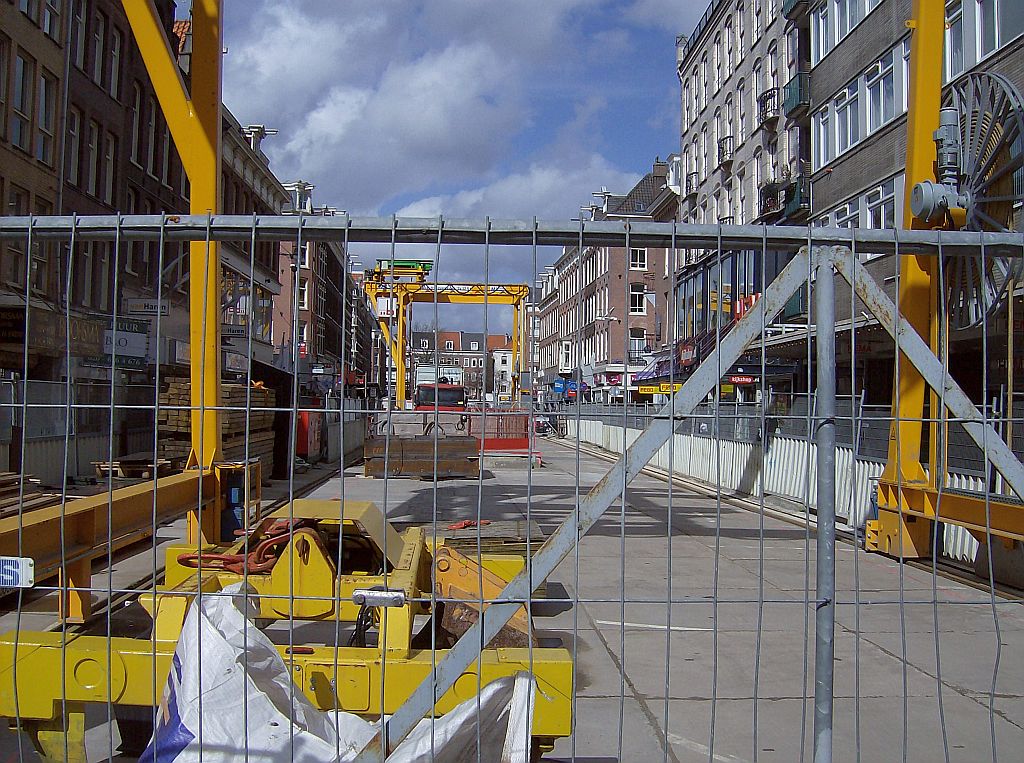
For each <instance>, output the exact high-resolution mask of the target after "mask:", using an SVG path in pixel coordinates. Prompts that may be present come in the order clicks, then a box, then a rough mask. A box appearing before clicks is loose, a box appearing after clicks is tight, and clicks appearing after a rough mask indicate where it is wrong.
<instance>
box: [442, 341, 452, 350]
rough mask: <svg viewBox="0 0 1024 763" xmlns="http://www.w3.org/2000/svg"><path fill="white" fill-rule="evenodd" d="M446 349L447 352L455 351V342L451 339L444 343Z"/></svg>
mask: <svg viewBox="0 0 1024 763" xmlns="http://www.w3.org/2000/svg"><path fill="white" fill-rule="evenodd" d="M444 348H445V349H446V350H454V349H455V342H453V341H452V340H451V339H449V340H447V341H446V342H445V343H444Z"/></svg>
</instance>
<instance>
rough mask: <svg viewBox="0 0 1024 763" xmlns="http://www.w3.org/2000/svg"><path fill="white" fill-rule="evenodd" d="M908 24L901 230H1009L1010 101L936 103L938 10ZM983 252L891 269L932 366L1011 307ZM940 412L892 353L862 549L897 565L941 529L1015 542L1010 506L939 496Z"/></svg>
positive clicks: (1002, 266)
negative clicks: (889, 396)
mask: <svg viewBox="0 0 1024 763" xmlns="http://www.w3.org/2000/svg"><path fill="white" fill-rule="evenodd" d="M907 25H908V27H910V29H911V30H912V33H911V52H910V83H909V93H908V103H909V108H908V115H907V163H906V184H905V202H906V203H905V209H904V226H905V227H907V228H918V229H920V228H929V229H949V230H961V229H971V230H989V231H999V230H1011V229H1013V228H1014V226H1015V221H1014V220H1013V210H1012V204H1009V203H1007V198H1008V196H1007V194H1010V195H1012V194H1013V173H1014V168H1015V167H1019V166H1020V164H1019V161H1020V157H1019V155H1016V156H1015V155H1014V154H1015V153H1019V151H1020V146H1019V145H1017V146H1016V147H1015V148H1014V147H1013V146H1012V145H1011V144H1012V143H1013V140H1014V139H1016V140H1018V141H1019V137H1017V136H1019V135H1020V131H1021V127H1020V119H1021V116H1020V112H1021V108H1020V98H1019V96H1018V95H1017V94H1016V92H1015V90H1014V88H1013V86H1012V85H1010V83H1008V82H1007V81H1005V80H1003V79H1002V78H1001V77H1000V76H999V75H997V74H993V73H985V72H982V73H978V74H970V75H967V76H966V77H965V78H963V79H962V80H958V81H957V82H956V83H954V84H953V85H951V87H950V89H949V93H948V94H947V96H946V98H945V100H944V99H943V82H942V79H943V72H944V71H945V65H944V47H943V45H944V41H945V4H944V3H941V2H934V0H915V1H914V5H913V17H912V18H911V19H910V21H908V23H907ZM1011 122H1013V123H1014V124H1013V126H1012V128H1011V125H1010V123H1011ZM982 253H983V252H982V250H981V249H980V248H979V253H978V255H977V256H976V257H960V258H958V259H954V258H948V259H945V260H943V264H944V265H945V270H944V273H943V274H942V276H943V277H942V278H940V261H939V258H938V257H935V256H925V255H922V256H916V255H905V256H902V257H901V259H900V278H899V293H898V304H899V309H900V312H901V313H902V314H903V315H904V316H905V317H906V319H907V321H908V322H909V323H910V324H911V325H912V326H913V327H914V328H915V329H916V330H917V332H918V333H919V334H920V335H921V337H922V338H923V339H925V340H926V341H927V342H928V343H929V345H930V347H931V350H932V352H933V353H934V354H935V355H936V356H937V357H939V358H942V357H944V356H945V355H946V354H947V353H948V347H949V334H950V331H951V330H956V328H958V326H956V325H953V324H954V323H957V324H959V327H973V328H975V329H977V328H979V327H987V322H986V318H987V316H988V315H990V314H992V313H993V312H994V311H995V310H996V309H998V308H999V307H1000V305H1001V304H1002V302H1003V301H1004V300H1006V299H1007V298H1009V300H1010V301H1011V302H1012V297H1013V283H1014V277H1015V274H1019V273H1018V271H1019V267H1020V266H1019V261H1018V262H1011V261H1008V260H1000V258H999V257H998V256H997V255H996V253H990V254H989V256H986V257H983V256H982ZM940 289H945V294H944V295H943V296H944V297H945V298H944V299H940ZM1008 331H1010V332H1012V331H1013V326H1012V325H1010V326H1009V328H1008ZM1012 346H1013V345H1012V343H1011V344H1010V347H1011V348H1012ZM926 394H927V396H928V400H927V402H928V406H927V409H926V407H925V403H926ZM940 407H941V401H940V399H939V396H938V394H937V393H936V391H935V390H928V389H926V384H925V382H924V380H923V378H922V377H921V374H920V373H919V372H918V370H917V368H916V367H915V366H914V364H913V363H912V362H911V361H910V359H909V358H908V357H907V356H905V355H904V354H902V353H898V356H897V358H896V377H895V383H894V387H893V403H892V418H893V423H892V425H891V428H890V436H889V451H888V459H887V463H886V466H885V470H884V471H883V473H882V475H881V478H880V480H879V484H878V508H879V511H878V518H877V519H876V520H871V521H869V522H868V523H867V526H866V547H867V548H869V549H871V550H877V551H881V552H884V553H887V554H891V555H894V556H899V557H902V558H921V557H929V556H931V555H932V542H933V535H932V534H933V532H935V529H936V524H935V523H936V521H937V520H939V519H941V521H942V522H947V523H951V524H956V525H960V526H962V527H965V528H966V529H967V530H968V531H970V532H971V534H972V535H974V537H975V538H977V539H978V540H979V541H980V542H981V543H983V544H984V543H985V542H986V541H987V536H988V534H989V533H990V532H991V534H992V535H993V536H996V537H998V538H1001V539H1002V540H1003V541H1004V542H1012V541H1024V508H1022V507H1021V505H1020V504H1019V503H1016V502H1014V501H1013V500H1012V499H1011V500H999V499H998V498H995V497H992V496H988V497H985V496H979V495H977V494H967V493H963V492H957V491H955V490H950V489H944V490H940V485H942V480H944V479H945V477H944V474H943V472H944V469H943V468H942V466H943V464H944V463H945V453H944V451H943V446H942V443H945V441H946V437H945V434H946V432H945V427H944V426H943V425H942V421H941V420H942V419H943V416H942V412H941V411H940ZM926 420H927V426H928V453H927V459H926V460H925V459H922V453H921V451H922V435H923V434H924V432H925V429H924V426H925V421H926ZM940 496H941V503H940ZM1022 498H1024V496H1022Z"/></svg>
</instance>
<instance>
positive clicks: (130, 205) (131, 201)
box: [124, 187, 139, 275]
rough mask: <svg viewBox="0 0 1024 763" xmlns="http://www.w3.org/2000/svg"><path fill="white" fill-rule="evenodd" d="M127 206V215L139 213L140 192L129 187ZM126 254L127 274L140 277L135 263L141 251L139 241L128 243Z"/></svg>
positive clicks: (125, 268)
mask: <svg viewBox="0 0 1024 763" xmlns="http://www.w3.org/2000/svg"><path fill="white" fill-rule="evenodd" d="M125 203H126V205H127V214H129V215H134V214H137V213H138V211H139V192H138V191H136V190H135V189H134V188H131V187H129V188H128V191H127V193H126V202H125ZM124 249H125V254H124V270H125V272H126V273H131V274H132V275H138V263H136V261H135V255H136V254H137V252H138V251H139V243H138V242H137V241H128V242H126V246H125V248H124Z"/></svg>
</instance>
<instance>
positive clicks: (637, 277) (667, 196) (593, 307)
mask: <svg viewBox="0 0 1024 763" xmlns="http://www.w3.org/2000/svg"><path fill="white" fill-rule="evenodd" d="M676 161H677V159H676V157H671V158H670V160H669V161H667V162H662V161H660V160H656V161H655V162H654V165H653V167H652V169H651V171H650V172H648V173H647V174H646V175H644V177H643V178H641V180H640V181H639V182H638V183H637V184H636V185H635V186H634V187H633V188H632V189H631V190H630V191H629V192H628V193H626V194H624V195H616V194H612V193H609V192H607V191H606V190H602V191H601V192H599V193H596V194H594V195H595V197H596V198H597V199H598V203H596V204H594V205H592V206H591V207H590V209H589V213H590V216H591V218H592V219H594V220H622V221H624V222H625V221H641V220H647V221H651V220H655V221H666V220H668V221H671V220H674V219H675V218H676V210H677V204H678V194H677V188H678V187H677V186H673V185H672V183H671V182H670V181H671V180H672V179H673V177H674V176H672V177H670V175H671V173H670V167H672V165H673V164H674V163H675V162H676ZM671 260H672V257H671V256H670V255H669V254H668V253H667V251H666V250H665V249H655V248H640V247H630V248H629V249H628V250H627V249H626V248H624V247H585V248H584V249H583V251H580V250H579V248H578V247H575V246H570V247H565V248H564V250H563V252H562V255H561V257H559V258H558V260H557V261H556V262H555V264H554V265H553V266H552V267H551V268H549V269H548V270H547V273H546V275H544V276H543V277H542V278H541V282H540V285H539V291H540V294H539V304H538V312H539V315H538V322H539V325H540V334H541V338H540V341H539V343H538V344H539V354H540V366H541V370H542V373H543V375H544V377H543V391H544V397H545V399H547V400H552V399H563V400H564V399H569V398H573V397H575V396H576V394H577V393H579V394H581V395H582V396H583V399H586V400H593V401H597V402H612V401H615V400H621V399H622V398H623V396H624V395H625V396H628V397H629V398H630V399H640V398H639V392H638V388H637V385H636V383H635V381H634V380H633V375H634V374H636V373H637V372H639V371H641V370H642V369H643V368H645V367H646V366H647V365H648V364H649V363H650V361H651V358H652V356H653V354H654V353H655V351H656V350H657V349H658V347H660V346H661V345H662V344H663V343H664V342H665V341H666V337H667V336H668V335H669V334H670V329H669V321H670V320H671V319H672V317H671V316H672V306H671V303H670V302H668V301H666V298H665V294H667V291H665V290H664V284H665V279H666V278H668V276H669V274H670V273H671Z"/></svg>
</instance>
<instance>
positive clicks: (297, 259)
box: [272, 180, 376, 397]
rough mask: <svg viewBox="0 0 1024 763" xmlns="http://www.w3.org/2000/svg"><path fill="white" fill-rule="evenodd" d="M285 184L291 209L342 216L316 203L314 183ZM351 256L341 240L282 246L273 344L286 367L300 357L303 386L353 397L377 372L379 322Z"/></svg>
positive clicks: (300, 373)
mask: <svg viewBox="0 0 1024 763" xmlns="http://www.w3.org/2000/svg"><path fill="white" fill-rule="evenodd" d="M285 188H286V189H287V190H288V191H289V193H290V194H291V206H290V209H289V210H288V211H289V212H290V213H292V214H300V213H301V214H303V215H316V216H331V215H334V214H337V210H335V209H332V208H330V207H317V206H314V204H313V188H314V186H313V185H312V184H311V183H307V182H305V181H302V180H298V181H295V182H292V183H287V184H286V185H285ZM350 257H351V255H350V254H349V253H348V252H346V251H345V247H344V245H343V244H341V243H339V242H335V241H306V242H304V243H303V244H302V246H301V248H300V247H297V246H296V242H294V241H285V242H282V244H281V258H280V260H279V263H278V280H280V282H281V290H280V293H279V294H277V295H275V296H274V299H273V305H274V308H273V310H274V317H273V329H272V331H273V343H274V347H275V351H276V353H277V358H278V363H279V364H280V365H289V364H290V363H291V360H292V357H293V355H294V356H297V358H298V366H297V368H298V371H297V373H298V376H299V380H300V385H301V386H302V388H303V389H305V390H306V392H308V393H313V392H325V391H327V390H328V389H331V388H335V389H338V388H343V389H344V391H345V392H346V394H348V395H349V396H353V397H362V396H363V395H364V393H365V391H366V388H367V385H368V384H369V381H368V379H369V377H370V376H372V374H371V373H370V370H371V363H372V353H371V341H372V334H373V327H374V325H375V324H376V320H375V319H374V317H373V315H372V314H371V312H370V308H369V305H368V304H367V300H366V295H365V293H364V292H363V289H362V286H361V284H360V283H357V278H356V277H355V274H353V272H352V269H353V267H355V264H354V263H352V262H351V261H350ZM293 338H294V341H293ZM339 391H341V390H340V389H339Z"/></svg>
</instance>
